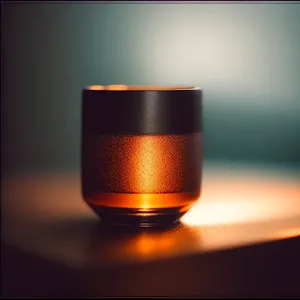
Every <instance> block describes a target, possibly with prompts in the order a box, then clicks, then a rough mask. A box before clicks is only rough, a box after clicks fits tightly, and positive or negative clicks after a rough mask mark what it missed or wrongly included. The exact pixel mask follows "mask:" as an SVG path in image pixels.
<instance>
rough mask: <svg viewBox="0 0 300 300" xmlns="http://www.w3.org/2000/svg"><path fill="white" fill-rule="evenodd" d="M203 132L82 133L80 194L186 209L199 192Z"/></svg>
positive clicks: (124, 204) (98, 200)
mask: <svg viewBox="0 0 300 300" xmlns="http://www.w3.org/2000/svg"><path fill="white" fill-rule="evenodd" d="M201 148H202V145H201V133H192V134H180V135H139V136H137V135H119V136H117V135H116V136H113V135H84V136H83V149H82V151H83V152H82V155H83V160H82V172H83V174H82V180H83V195H84V198H85V199H86V200H87V201H88V202H89V203H90V204H92V205H98V206H104V207H115V208H130V209H139V211H140V212H142V211H143V209H145V210H147V211H149V210H151V209H158V208H175V207H176V208H178V211H186V210H187V209H188V208H189V207H190V205H191V204H192V203H194V202H195V201H196V200H197V198H198V197H199V195H200V182H201V160H202V157H201V155H202V151H201Z"/></svg>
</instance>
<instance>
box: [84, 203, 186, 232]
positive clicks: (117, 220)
mask: <svg viewBox="0 0 300 300" xmlns="http://www.w3.org/2000/svg"><path fill="white" fill-rule="evenodd" d="M89 205H90V207H91V208H92V209H93V211H94V212H95V213H96V214H97V215H98V216H99V217H100V219H101V223H102V224H103V225H109V226H127V227H129V226H130V227H159V228H166V227H172V226H174V225H176V223H178V222H179V220H180V218H181V217H182V216H183V215H184V214H185V213H186V212H187V210H188V208H186V209H184V207H174V208H172V209H170V208H163V209H152V210H149V211H147V212H145V211H144V210H139V209H129V208H114V207H113V208H108V207H101V206H97V205H92V204H89ZM182 209H183V211H182Z"/></svg>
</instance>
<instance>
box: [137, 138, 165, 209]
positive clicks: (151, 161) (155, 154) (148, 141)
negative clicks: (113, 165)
mask: <svg viewBox="0 0 300 300" xmlns="http://www.w3.org/2000/svg"><path fill="white" fill-rule="evenodd" d="M159 146H160V145H159V144H158V143H157V141H156V140H155V139H153V138H151V137H150V138H147V137H146V138H144V139H143V143H140V144H139V145H138V149H137V152H136V153H135V157H136V168H135V169H134V171H135V180H136V182H137V183H138V187H137V188H138V190H140V191H147V190H152V189H153V188H155V186H156V185H157V176H156V175H157V170H160V169H161V166H159V164H158V160H159V159H160V160H161V158H160V157H159V155H160V153H159V151H160V150H161V149H160V148H161V147H159ZM145 200H146V203H147V197H146V199H145Z"/></svg>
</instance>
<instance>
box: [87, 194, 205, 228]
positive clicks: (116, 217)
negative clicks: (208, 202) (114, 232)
mask: <svg viewBox="0 0 300 300" xmlns="http://www.w3.org/2000/svg"><path fill="white" fill-rule="evenodd" d="M199 196H200V193H199V192H194V193H191V192H183V193H166V194H122V193H98V194H96V195H95V196H94V197H92V198H85V201H86V202H87V203H88V205H89V206H90V207H91V208H92V209H93V210H94V212H95V213H96V214H97V215H98V216H99V217H100V219H101V221H102V222H103V223H105V224H107V225H108V224H110V225H115V226H134V227H168V226H172V225H174V224H175V223H177V222H178V221H179V219H180V218H181V217H182V216H183V215H184V214H185V213H186V212H187V211H188V210H189V209H190V208H191V206H192V205H193V204H194V203H195V202H196V201H197V199H198V198H199Z"/></svg>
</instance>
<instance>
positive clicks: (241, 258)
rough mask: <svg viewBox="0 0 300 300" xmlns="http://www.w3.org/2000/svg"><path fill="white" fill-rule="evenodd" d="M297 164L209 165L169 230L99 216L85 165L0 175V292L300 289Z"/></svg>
mask: <svg viewBox="0 0 300 300" xmlns="http://www.w3.org/2000/svg"><path fill="white" fill-rule="evenodd" d="M299 175H300V173H299V171H297V168H296V167H295V168H275V167H269V166H247V165H238V164H208V163H206V164H205V165H204V171H203V188H202V196H201V199H200V200H199V201H198V202H197V203H196V204H195V206H194V207H193V208H192V209H191V210H190V211H189V212H188V213H187V214H186V215H185V216H184V217H183V218H182V220H181V224H180V225H178V226H177V227H174V228H171V229H168V230H158V229H155V230H154V229H152V230H151V229H148V230H146V229H142V230H138V229H128V228H127V229H126V228H125V229H122V228H107V227H103V226H101V223H100V222H99V219H98V217H97V216H96V215H95V214H94V213H93V212H92V211H91V210H90V209H89V208H88V206H87V205H86V204H85V203H84V202H83V200H82V198H81V194H80V181H79V179H80V177H79V176H80V175H79V173H76V172H74V173H71V172H70V173H59V172H56V173H55V172H52V173H26V174H25V173H23V174H4V175H2V208H1V212H2V295H3V296H30V297H35V296H228V297H229V296H233V297H234V296H300V243H299V236H300V176H299Z"/></svg>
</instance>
